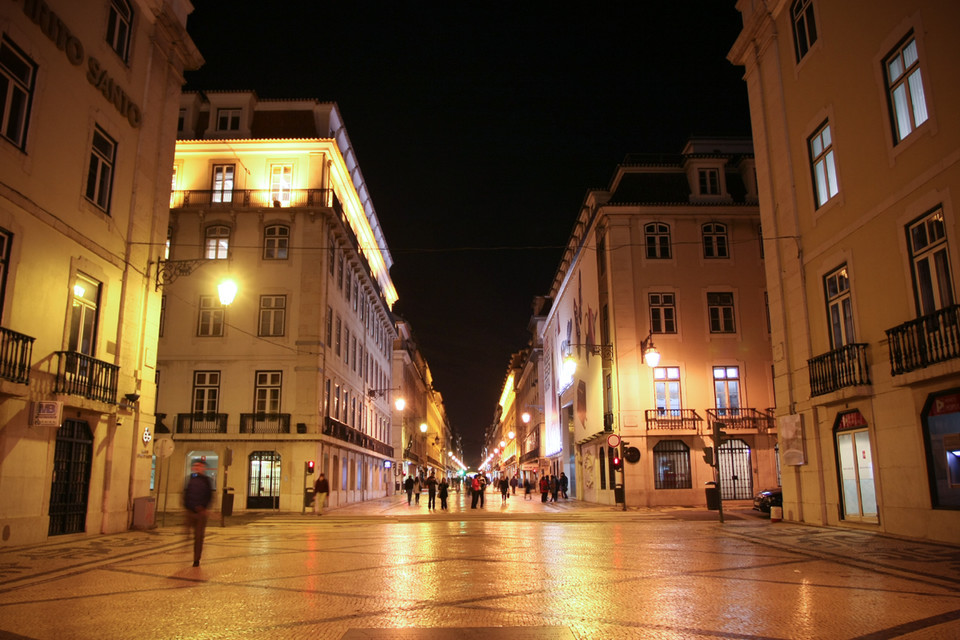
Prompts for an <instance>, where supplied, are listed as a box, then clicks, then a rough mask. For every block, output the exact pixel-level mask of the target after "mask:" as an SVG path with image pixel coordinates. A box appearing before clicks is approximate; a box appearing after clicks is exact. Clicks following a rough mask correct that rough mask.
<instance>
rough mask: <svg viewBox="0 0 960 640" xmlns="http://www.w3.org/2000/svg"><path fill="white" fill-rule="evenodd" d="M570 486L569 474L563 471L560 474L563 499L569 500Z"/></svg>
mask: <svg viewBox="0 0 960 640" xmlns="http://www.w3.org/2000/svg"><path fill="white" fill-rule="evenodd" d="M569 486H570V480H569V479H568V478H567V474H565V473H564V472H563V471H561V472H560V495H562V496H563V499H564V500H566V499H567V487H569Z"/></svg>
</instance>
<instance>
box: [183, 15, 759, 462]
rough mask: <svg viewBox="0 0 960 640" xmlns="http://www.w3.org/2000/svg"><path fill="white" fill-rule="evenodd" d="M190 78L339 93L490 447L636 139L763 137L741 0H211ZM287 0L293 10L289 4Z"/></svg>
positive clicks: (416, 321)
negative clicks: (536, 314) (563, 262)
mask: <svg viewBox="0 0 960 640" xmlns="http://www.w3.org/2000/svg"><path fill="white" fill-rule="evenodd" d="M195 4H196V5H197V8H196V10H195V12H194V13H193V14H191V16H190V17H189V19H188V21H187V29H188V31H189V32H190V33H191V35H192V37H193V39H194V42H195V43H196V45H197V47H198V48H199V49H200V52H201V53H202V54H203V56H204V58H205V59H206V64H205V65H204V67H203V68H202V69H200V70H199V71H196V72H189V73H187V76H186V77H187V85H186V87H185V88H186V89H188V90H204V89H209V90H213V89H217V90H255V91H256V92H257V94H258V95H259V96H260V97H261V98H316V99H319V100H322V101H332V102H336V103H337V104H338V106H339V107H340V111H341V114H342V115H343V118H344V121H345V124H346V127H347V131H348V133H349V135H350V138H351V141H352V142H353V145H354V148H355V150H356V153H357V158H358V160H359V163H360V169H361V171H362V172H363V175H364V177H365V179H366V182H367V186H368V188H369V191H370V194H371V198H372V200H373V205H374V207H375V208H376V211H377V216H378V217H379V219H380V222H381V225H382V227H383V229H384V232H385V234H386V240H387V244H388V246H389V248H390V252H391V254H392V256H393V259H394V266H393V269H392V271H391V275H392V277H393V280H394V284H395V285H396V288H397V292H398V294H399V296H400V300H399V301H398V303H397V304H396V306H395V307H394V311H395V312H397V313H398V314H399V315H401V316H402V317H404V318H406V319H407V320H409V321H410V323H411V324H412V326H413V329H414V332H415V335H416V338H417V341H418V344H419V345H420V348H421V351H422V352H423V353H424V355H425V356H426V358H427V361H428V363H429V365H430V368H431V370H432V372H433V376H434V383H435V387H436V388H437V389H438V390H439V391H440V392H441V393H442V394H443V398H444V403H445V405H446V409H447V413H448V416H449V418H450V421H451V424H452V426H453V427H454V429H456V430H457V431H458V432H459V433H460V434H461V435H462V436H463V442H464V448H465V462H467V463H468V464H471V465H476V464H478V463H479V462H480V460H479V454H480V446H481V441H482V438H483V431H484V428H485V427H486V426H487V425H489V424H490V423H491V422H492V421H493V417H494V409H495V408H496V404H497V401H498V399H499V394H500V390H501V388H502V385H503V382H504V378H505V375H506V370H507V365H508V363H509V359H510V355H511V354H512V353H514V352H516V351H519V350H521V349H522V348H524V347H525V346H526V345H527V342H528V341H529V339H530V335H529V333H528V332H527V323H528V320H529V319H530V315H531V303H532V301H533V298H534V296H537V295H546V294H547V293H548V292H549V289H550V285H551V283H552V281H553V277H554V275H555V273H556V270H557V266H558V264H559V261H560V258H561V256H562V253H563V247H564V246H565V244H566V241H567V239H568V237H569V235H570V232H571V230H572V228H573V224H574V222H575V220H576V216H577V213H578V210H579V207H580V205H581V203H582V202H583V199H584V196H585V195H586V192H587V191H588V190H589V189H592V188H604V187H606V186H607V185H608V183H609V181H610V178H611V176H612V175H613V172H614V169H615V167H616V165H617V163H619V162H620V161H622V160H623V158H624V157H625V156H626V154H628V153H646V152H656V153H660V152H666V153H674V152H679V151H680V150H681V148H682V147H683V145H684V143H685V142H686V140H687V138H688V137H689V136H691V135H739V136H742V135H749V134H750V124H749V112H748V106H747V92H746V86H745V84H744V82H743V80H742V73H743V70H742V69H741V68H739V67H734V66H733V65H732V64H730V63H729V62H728V61H727V60H726V54H727V52H728V51H729V50H730V48H731V47H732V46H733V42H734V40H735V39H736V37H737V35H738V34H739V31H740V26H741V23H740V15H739V13H738V12H737V11H736V10H735V9H734V0H670V1H669V2H656V3H654V2H649V1H647V0H643V1H640V0H633V1H631V2H597V3H592V4H590V5H584V6H589V8H590V9H591V10H592V11H593V12H592V13H584V12H583V11H582V10H578V11H575V12H571V11H569V7H570V5H566V6H564V5H562V3H552V2H550V3H548V2H533V1H531V2H512V3H506V2H486V3H467V2H462V1H459V0H447V1H446V2H391V3H387V2H364V1H358V2H353V1H351V2H336V3H330V2H323V1H309V2H308V1H290V2H284V3H276V4H264V3H263V2H251V1H249V0H243V1H235V2H230V3H228V4H225V3H222V2H212V1H209V0H195ZM281 7H282V10H281Z"/></svg>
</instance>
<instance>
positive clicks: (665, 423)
mask: <svg viewBox="0 0 960 640" xmlns="http://www.w3.org/2000/svg"><path fill="white" fill-rule="evenodd" d="M644 419H645V420H646V423H647V429H670V430H694V431H695V430H696V429H697V425H698V424H700V423H701V422H703V418H701V417H700V416H698V415H697V412H696V411H694V410H693V409H647V410H646V411H644Z"/></svg>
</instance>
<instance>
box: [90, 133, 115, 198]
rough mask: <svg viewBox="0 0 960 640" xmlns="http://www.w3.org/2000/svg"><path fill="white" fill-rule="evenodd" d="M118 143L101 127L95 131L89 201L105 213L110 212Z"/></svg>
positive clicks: (92, 146) (91, 157)
mask: <svg viewBox="0 0 960 640" xmlns="http://www.w3.org/2000/svg"><path fill="white" fill-rule="evenodd" d="M116 157H117V143H116V142H114V141H113V140H112V139H111V138H110V136H108V135H107V134H106V133H104V131H103V130H102V129H101V128H100V127H94V129H93V141H92V142H91V148H90V165H89V167H88V168H87V188H86V191H85V193H84V195H86V196H87V200H89V201H90V202H92V203H93V204H95V205H96V206H97V207H98V208H99V209H102V210H103V211H105V212H109V210H110V188H111V186H112V185H113V167H114V164H115V163H116Z"/></svg>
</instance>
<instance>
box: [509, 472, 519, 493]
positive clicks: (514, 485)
mask: <svg viewBox="0 0 960 640" xmlns="http://www.w3.org/2000/svg"><path fill="white" fill-rule="evenodd" d="M518 484H520V481H519V480H518V479H517V474H513V477H512V478H510V489H511V491H510V492H511V493H512V494H513V495H517V485H518Z"/></svg>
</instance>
